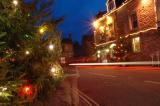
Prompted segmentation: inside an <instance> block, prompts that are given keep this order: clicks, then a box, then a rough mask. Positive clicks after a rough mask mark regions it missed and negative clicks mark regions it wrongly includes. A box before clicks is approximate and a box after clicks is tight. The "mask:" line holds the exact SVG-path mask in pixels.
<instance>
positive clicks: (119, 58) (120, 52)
mask: <svg viewBox="0 0 160 106" xmlns="http://www.w3.org/2000/svg"><path fill="white" fill-rule="evenodd" d="M127 53H128V49H127V42H126V38H125V37H124V36H120V37H118V38H117V42H116V46H115V47H114V57H115V59H114V61H116V62H123V61H125V56H126V54H127Z"/></svg>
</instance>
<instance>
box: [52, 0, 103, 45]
mask: <svg viewBox="0 0 160 106" xmlns="http://www.w3.org/2000/svg"><path fill="white" fill-rule="evenodd" d="M105 2H106V0H56V2H55V4H54V17H61V16H64V19H65V20H64V22H63V23H62V24H61V25H60V26H59V30H60V31H61V32H62V34H63V37H67V36H68V33H72V35H73V36H72V37H73V40H74V41H79V42H81V38H82V35H84V34H86V33H87V32H89V30H90V29H91V28H92V25H91V23H92V21H93V19H94V17H95V15H96V14H97V13H98V12H99V11H105V10H106V6H105Z"/></svg>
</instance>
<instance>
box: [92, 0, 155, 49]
mask: <svg viewBox="0 0 160 106" xmlns="http://www.w3.org/2000/svg"><path fill="white" fill-rule="evenodd" d="M132 1H133V0H129V1H125V2H124V3H123V4H122V5H121V6H120V7H118V8H115V9H113V10H111V11H110V12H109V13H106V14H105V15H103V16H102V17H101V18H99V19H97V20H95V21H94V22H93V23H92V25H93V27H94V28H95V31H94V32H97V31H98V30H99V31H100V32H102V30H105V28H104V26H101V23H100V22H101V21H103V20H104V19H106V20H107V21H106V25H109V24H111V23H112V22H113V19H112V17H111V16H110V15H111V14H112V13H114V12H116V11H119V10H120V9H121V8H123V7H124V6H126V5H127V4H129V3H131V2H132ZM141 3H142V5H143V6H148V5H149V4H150V3H151V1H150V0H141ZM154 11H155V20H156V22H157V20H158V17H157V9H156V0H154ZM156 22H155V26H154V27H150V28H146V29H142V30H139V31H137V32H133V33H130V34H127V35H125V37H126V38H127V37H129V36H135V35H138V34H140V33H145V32H148V31H151V30H157V28H158V23H156ZM103 32H104V31H103ZM94 34H96V33H94ZM94 36H95V35H94ZM112 42H115V40H114V41H110V43H112ZM110 43H109V42H106V43H101V44H96V47H98V46H103V45H106V44H110Z"/></svg>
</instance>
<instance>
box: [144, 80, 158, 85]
mask: <svg viewBox="0 0 160 106" xmlns="http://www.w3.org/2000/svg"><path fill="white" fill-rule="evenodd" d="M144 82H145V83H151V84H157V85H160V82H156V81H144Z"/></svg>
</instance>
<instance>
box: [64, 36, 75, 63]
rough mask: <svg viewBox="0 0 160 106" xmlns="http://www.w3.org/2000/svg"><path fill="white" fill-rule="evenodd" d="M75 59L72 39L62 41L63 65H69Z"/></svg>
mask: <svg viewBox="0 0 160 106" xmlns="http://www.w3.org/2000/svg"><path fill="white" fill-rule="evenodd" d="M73 57H74V49H73V42H72V39H71V38H70V37H69V38H64V39H62V61H63V63H69V62H70V61H72V59H73Z"/></svg>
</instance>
